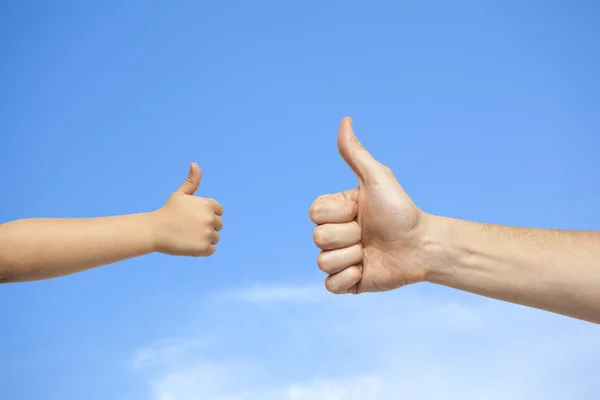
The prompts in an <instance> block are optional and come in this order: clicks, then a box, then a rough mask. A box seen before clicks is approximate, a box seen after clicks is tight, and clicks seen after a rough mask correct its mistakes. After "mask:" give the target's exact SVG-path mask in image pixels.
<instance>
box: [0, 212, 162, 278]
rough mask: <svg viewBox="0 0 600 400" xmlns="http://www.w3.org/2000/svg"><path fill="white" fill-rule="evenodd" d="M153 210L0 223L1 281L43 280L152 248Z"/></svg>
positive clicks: (132, 255)
mask: <svg viewBox="0 0 600 400" xmlns="http://www.w3.org/2000/svg"><path fill="white" fill-rule="evenodd" d="M153 235H154V227H153V220H152V217H151V214H133V215H125V216H117V217H103V218H89V219H24V220H18V221H12V222H8V223H5V224H3V225H0V283H1V282H19V281H29V280H37V279H47V278H53V277H58V276H62V275H67V274H72V273H75V272H79V271H82V270H86V269H90V268H94V267H97V266H100V265H105V264H110V263H114V262H117V261H121V260H124V259H127V258H131V257H136V256H140V255H143V254H147V253H151V252H153V251H154V246H155V245H154V236H153Z"/></svg>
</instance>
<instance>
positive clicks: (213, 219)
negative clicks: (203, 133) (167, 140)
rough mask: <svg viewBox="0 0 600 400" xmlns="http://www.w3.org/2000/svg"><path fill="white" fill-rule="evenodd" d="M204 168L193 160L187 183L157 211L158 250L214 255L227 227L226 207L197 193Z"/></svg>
mask: <svg viewBox="0 0 600 400" xmlns="http://www.w3.org/2000/svg"><path fill="white" fill-rule="evenodd" d="M201 178H202V171H201V170H200V167H199V166H198V165H197V164H195V163H193V164H191V165H190V172H189V175H188V177H187V179H186V180H185V182H183V184H182V185H181V186H180V187H179V189H177V190H176V191H175V192H174V193H173V194H172V195H171V196H170V197H169V200H167V202H166V203H165V205H164V206H163V207H162V208H160V209H159V210H157V211H154V213H153V214H154V215H153V217H154V223H155V227H156V238H155V240H156V249H157V251H159V252H161V253H165V254H170V255H178V256H210V255H212V254H214V252H215V251H216V249H215V245H216V244H217V243H219V231H220V230H221V228H223V221H222V220H221V215H223V207H222V206H221V205H220V204H219V203H218V202H217V201H216V200H213V199H206V198H202V197H197V196H194V193H195V192H196V190H197V189H198V187H199V186H200V180H201Z"/></svg>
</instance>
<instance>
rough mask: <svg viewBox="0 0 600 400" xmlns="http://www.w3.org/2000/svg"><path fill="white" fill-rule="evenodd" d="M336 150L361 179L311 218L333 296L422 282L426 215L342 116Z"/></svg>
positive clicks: (317, 206)
mask: <svg viewBox="0 0 600 400" xmlns="http://www.w3.org/2000/svg"><path fill="white" fill-rule="evenodd" d="M338 149H339V152H340V154H341V155H342V157H343V159H344V160H345V161H346V163H347V164H348V166H350V168H352V170H353V171H354V173H355V174H356V176H357V177H358V181H359V186H358V187H356V188H354V189H350V190H347V191H345V192H340V193H335V194H327V195H324V196H320V197H319V198H317V200H315V202H314V203H313V204H312V206H311V208H310V217H311V219H312V221H313V222H315V223H316V224H317V225H318V226H317V227H316V228H315V230H314V241H315V244H316V245H317V246H318V247H319V248H320V249H321V250H322V252H321V254H320V255H319V257H318V260H317V263H318V265H319V268H321V270H323V271H324V272H325V273H327V274H329V276H328V277H327V279H326V280H325V284H326V287H327V289H328V290H329V291H330V292H333V293H338V294H341V293H354V294H357V293H362V292H376V291H385V290H391V289H395V288H398V287H400V286H403V285H406V284H410V283H415V282H420V281H423V280H424V279H425V278H426V276H427V270H426V269H425V267H424V266H423V265H421V264H422V263H421V261H420V259H419V258H420V257H419V255H420V254H419V253H420V250H419V249H420V247H421V244H422V242H423V239H424V228H423V226H424V220H425V218H426V216H425V214H424V213H423V212H421V211H420V210H419V208H417V206H416V205H415V204H414V203H413V201H412V200H411V199H410V198H409V197H408V195H407V194H406V192H405V191H404V190H403V189H402V187H401V186H400V184H399V183H398V181H397V180H396V178H395V177H394V174H393V173H392V171H391V170H390V169H389V168H388V167H386V166H384V165H382V164H380V163H379V162H377V161H376V160H375V159H374V158H373V157H372V156H371V155H370V154H369V152H368V151H367V150H366V149H365V148H364V147H363V146H362V145H361V144H360V142H359V141H358V139H357V138H356V136H355V135H354V132H353V131H352V120H351V119H350V118H344V119H343V120H342V123H341V125H340V129H339V133H338Z"/></svg>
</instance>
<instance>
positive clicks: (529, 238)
mask: <svg viewBox="0 0 600 400" xmlns="http://www.w3.org/2000/svg"><path fill="white" fill-rule="evenodd" d="M427 218H428V227H429V235H428V237H427V239H426V244H425V246H424V249H425V250H424V257H425V258H426V259H425V261H424V262H427V263H429V265H430V268H431V272H430V274H429V277H428V281H430V282H433V283H437V284H441V285H445V286H449V287H453V288H457V289H461V290H465V291H468V292H472V293H476V294H480V295H483V296H487V297H493V298H496V299H500V300H505V301H509V302H513V303H518V304H523V305H526V306H531V307H536V308H540V309H544V310H547V311H552V312H556V313H559V314H563V315H568V316H571V317H575V318H579V319H584V320H588V321H591V322H596V323H600V233H598V232H581V231H560V230H545V229H526V228H514V227H506V226H499V225H489V224H480V223H474V222H466V221H461V220H456V219H450V218H443V217H435V216H427Z"/></svg>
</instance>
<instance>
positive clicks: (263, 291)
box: [230, 284, 324, 303]
mask: <svg viewBox="0 0 600 400" xmlns="http://www.w3.org/2000/svg"><path fill="white" fill-rule="evenodd" d="M323 287H324V286H323V285H304V286H292V285H273V284H271V285H254V286H252V287H250V288H245V289H242V290H239V291H234V292H232V293H230V297H231V298H232V299H235V300H238V301H243V302H248V303H265V302H282V301H315V300H317V299H318V298H319V296H321V295H322V292H323Z"/></svg>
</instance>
